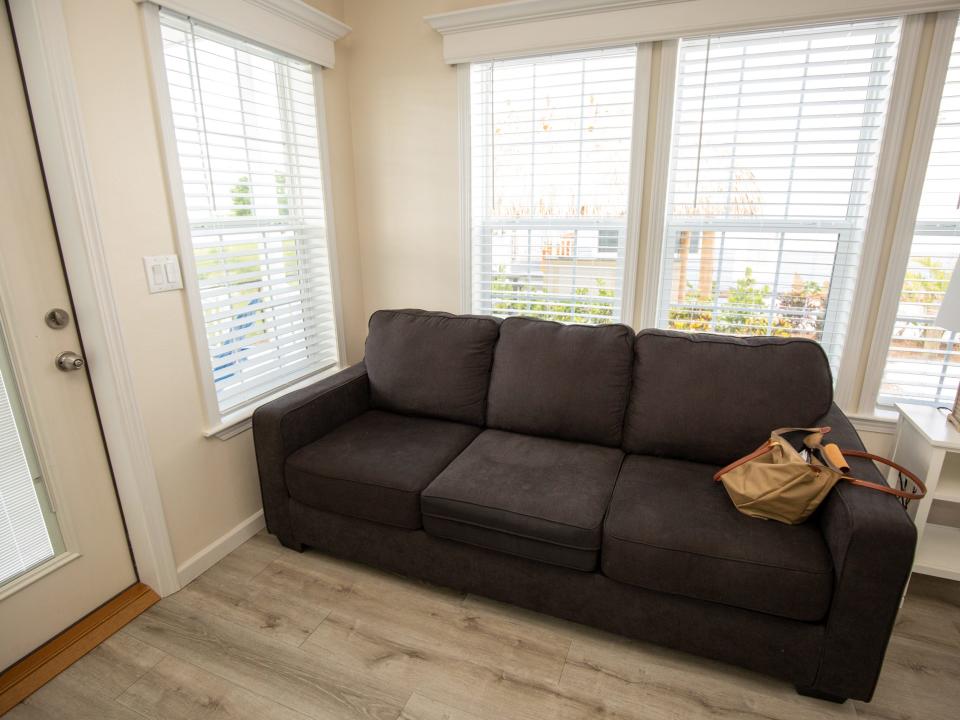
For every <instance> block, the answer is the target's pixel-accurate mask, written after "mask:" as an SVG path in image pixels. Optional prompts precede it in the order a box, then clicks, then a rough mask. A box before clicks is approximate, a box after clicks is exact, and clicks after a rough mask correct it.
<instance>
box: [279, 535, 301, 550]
mask: <svg viewBox="0 0 960 720" xmlns="http://www.w3.org/2000/svg"><path fill="white" fill-rule="evenodd" d="M277 540H279V541H280V544H281V545H283V546H284V547H285V548H289V549H290V550H293V551H295V552H298V553H302V552H303V543H299V542H295V541H293V540H289V539H287V538H284V537H277Z"/></svg>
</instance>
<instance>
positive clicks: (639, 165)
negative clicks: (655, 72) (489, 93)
mask: <svg viewBox="0 0 960 720" xmlns="http://www.w3.org/2000/svg"><path fill="white" fill-rule="evenodd" d="M622 45H624V46H626V45H636V48H637V55H636V69H635V75H634V101H633V115H632V118H633V119H632V124H633V131H632V135H631V144H630V179H629V185H628V189H627V199H626V201H627V222H626V229H625V231H624V254H623V278H622V286H621V287H622V290H621V294H620V297H619V298H618V302H617V303H615V307H616V306H617V305H619V309H620V316H619V317H614V318H613V319H612V322H616V323H625V324H627V325H632V324H633V319H634V317H635V316H636V315H635V309H636V288H637V280H638V252H639V248H638V245H637V242H636V237H637V235H638V232H639V226H640V218H641V210H642V203H641V200H642V196H643V177H644V168H645V165H646V156H645V152H646V142H647V120H648V116H649V107H650V103H651V101H652V99H653V98H652V97H651V72H652V64H653V63H652V58H653V44H652V43H649V42H647V43H622ZM547 54H554V53H547ZM542 55H544V53H531V54H530V55H528V56H521V57H529V58H535V57H539V56H542ZM514 59H515V58H514ZM470 69H471V63H469V62H463V63H459V64H458V65H457V100H458V106H459V107H458V120H459V155H460V164H459V169H460V309H461V312H464V313H473V312H476V310H475V308H474V307H473V266H472V258H473V230H472V212H473V204H472V195H471V188H470V186H471V173H472V167H471V166H472V152H473V147H472V144H471V103H470V91H471V86H470V75H471V72H470ZM533 221H534V222H535V223H536V222H538V221H537V220H536V219H534V220H533ZM539 222H542V223H543V224H549V222H550V221H549V220H542V221H539ZM601 254H602V255H604V256H605V257H606V256H610V257H616V255H615V254H611V253H601Z"/></svg>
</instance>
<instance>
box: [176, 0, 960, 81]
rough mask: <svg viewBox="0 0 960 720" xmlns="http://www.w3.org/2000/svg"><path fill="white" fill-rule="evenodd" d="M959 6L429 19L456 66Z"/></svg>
mask: <svg viewBox="0 0 960 720" xmlns="http://www.w3.org/2000/svg"><path fill="white" fill-rule="evenodd" d="M247 1H248V2H250V1H251V0H247ZM194 2H197V0H194ZM958 7H960V0H845V2H842V3H838V2H836V0H806V1H805V2H797V1H796V0H764V2H762V3H758V2H756V0H723V1H722V2H721V1H718V0H515V2H508V3H501V4H498V5H486V6H482V7H477V8H468V9H466V10H457V11H454V12H448V13H440V14H437V15H428V16H427V17H425V18H424V20H425V21H426V22H427V23H428V24H429V25H430V26H431V27H432V28H433V29H434V30H436V31H437V32H439V33H440V34H441V35H442V36H443V59H444V61H446V62H447V63H449V64H451V65H456V64H458V63H466V62H477V61H481V60H493V59H503V58H509V57H519V56H524V55H535V54H540V53H552V52H562V51H564V50H584V49H588V48H594V47H609V46H613V45H623V44H626V43H635V42H637V43H639V42H650V41H655V40H668V39H675V38H679V37H697V36H701V35H708V34H714V33H722V32H735V31H745V30H765V29H771V28H777V27H784V26H790V25H801V24H808V23H817V22H831V21H841V20H860V19H863V18H871V17H887V16H893V15H911V14H915V13H925V12H939V11H942V10H953V9H957V8H958Z"/></svg>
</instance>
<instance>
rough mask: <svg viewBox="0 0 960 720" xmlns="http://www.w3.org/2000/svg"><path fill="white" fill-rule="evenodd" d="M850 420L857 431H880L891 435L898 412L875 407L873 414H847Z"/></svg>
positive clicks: (893, 431) (894, 429) (894, 428)
mask: <svg viewBox="0 0 960 720" xmlns="http://www.w3.org/2000/svg"><path fill="white" fill-rule="evenodd" d="M847 417H848V418H850V422H851V423H852V424H853V427H854V428H856V430H857V432H870V433H881V434H883V435H893V434H894V433H895V432H896V431H897V418H898V417H899V413H898V412H897V411H896V410H884V409H882V408H877V409H876V410H874V411H873V414H872V415H870V414H850V413H848V414H847Z"/></svg>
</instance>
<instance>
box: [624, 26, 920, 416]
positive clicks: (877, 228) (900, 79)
mask: <svg viewBox="0 0 960 720" xmlns="http://www.w3.org/2000/svg"><path fill="white" fill-rule="evenodd" d="M861 19H862V18H861ZM923 23H924V16H923V15H909V16H906V17H904V18H903V20H902V25H901V30H900V41H899V49H898V53H897V62H896V65H895V67H894V76H893V80H892V83H891V88H890V94H889V97H888V100H887V108H888V110H887V117H886V119H885V122H884V131H883V137H882V138H881V143H880V150H879V153H878V158H877V170H876V173H875V177H876V180H875V184H874V189H873V195H872V199H871V205H870V211H869V214H868V216H867V220H866V226H865V230H864V237H863V242H862V245H861V258H860V266H859V268H858V270H857V280H856V286H855V289H854V294H853V300H852V304H851V319H850V325H849V326H848V329H847V336H846V341H845V343H844V349H843V353H842V355H841V360H840V366H839V370H838V373H837V378H836V383H835V388H834V400H835V402H836V403H837V404H838V405H839V406H840V407H842V408H844V409H854V408H855V407H856V406H855V402H854V401H855V399H856V398H857V397H858V395H857V391H858V386H859V372H858V369H859V368H860V366H861V361H862V359H863V354H862V352H861V351H860V348H861V347H862V346H863V342H864V338H865V336H866V334H867V332H868V330H869V320H870V314H869V313H868V312H867V311H866V308H867V307H868V305H869V303H870V301H871V299H872V297H873V292H874V290H875V288H876V281H877V276H878V273H879V270H878V268H879V266H880V259H881V255H882V250H883V236H884V232H885V228H886V226H887V213H888V211H889V208H890V201H891V199H892V196H893V190H894V179H895V175H896V167H897V164H898V163H899V161H900V156H901V153H902V151H903V127H904V125H905V123H906V119H907V116H908V112H909V105H910V92H911V89H912V86H913V79H914V75H915V72H916V63H917V54H918V51H919V47H920V43H921V36H922V33H923ZM678 48H679V41H678V40H670V41H664V42H663V43H662V44H661V51H660V52H661V55H660V82H659V88H658V93H657V97H656V98H653V99H652V101H651V102H652V104H654V106H655V110H656V114H657V118H656V126H655V127H656V137H655V139H654V143H655V145H654V148H653V153H654V154H653V158H652V160H651V163H650V168H649V170H650V181H649V182H650V189H651V192H650V194H649V195H648V199H649V200H648V202H649V204H648V205H647V206H645V207H644V208H643V218H644V220H643V230H642V232H641V236H640V240H641V244H642V245H643V267H642V277H643V288H642V290H641V291H640V292H641V296H640V301H639V305H638V308H637V314H636V316H637V317H638V318H639V320H640V327H657V326H658V322H659V316H658V314H659V311H660V309H661V306H662V304H663V303H664V302H665V301H666V298H665V297H664V292H665V287H664V283H663V279H664V269H665V262H664V261H665V258H664V230H665V222H666V193H667V183H668V180H669V174H670V143H671V140H672V132H673V119H674V99H675V98H674V93H675V90H676V87H675V85H676V73H677V62H678ZM882 421H883V422H886V421H885V420H882Z"/></svg>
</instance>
